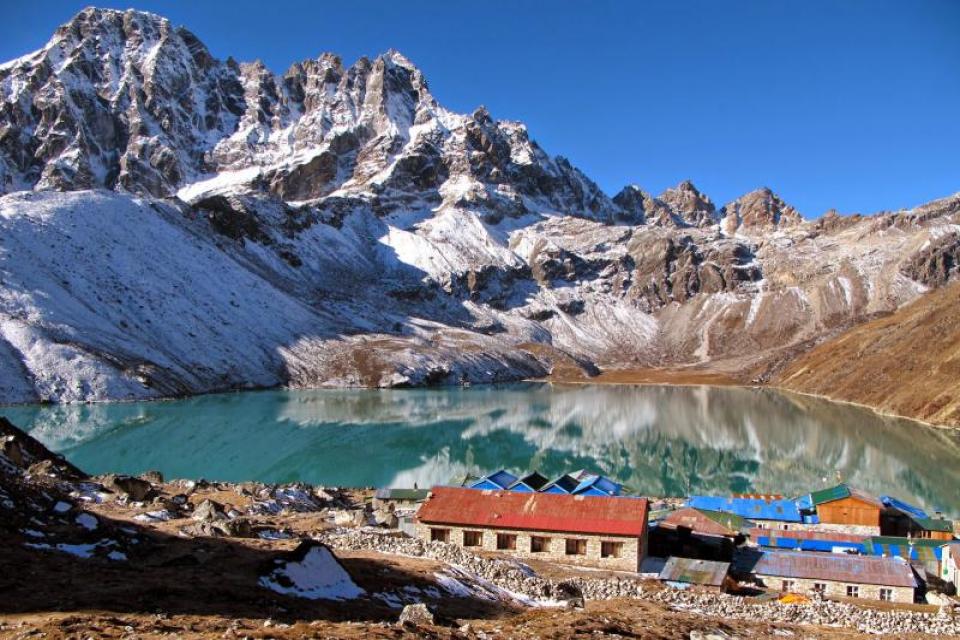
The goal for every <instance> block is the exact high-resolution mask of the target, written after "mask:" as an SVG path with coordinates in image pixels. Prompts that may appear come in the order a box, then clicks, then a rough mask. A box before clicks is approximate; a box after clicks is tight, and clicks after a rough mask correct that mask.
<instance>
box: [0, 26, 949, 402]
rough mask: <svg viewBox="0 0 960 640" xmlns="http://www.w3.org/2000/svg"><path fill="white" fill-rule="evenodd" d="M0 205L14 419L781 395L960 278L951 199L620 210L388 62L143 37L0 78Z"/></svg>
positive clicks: (84, 29)
mask: <svg viewBox="0 0 960 640" xmlns="http://www.w3.org/2000/svg"><path fill="white" fill-rule="evenodd" d="M0 194H6V195H2V197H0V401H4V402H34V401H52V402H66V401H85V400H102V399H128V398H155V397H163V396H174V395H183V394H191V393H200V392H207V391H213V390H220V389H233V388H249V387H266V386H275V385H281V384H286V385H291V386H302V387H312V386H322V385H337V386H343V385H348V386H358V385H363V386H407V385H421V384H455V383H460V382H464V381H473V382H492V381H503V380H514V379H520V378H529V377H541V376H544V375H546V374H548V373H550V372H551V371H554V370H564V371H573V372H577V373H578V374H582V375H590V374H593V373H596V371H597V370H598V368H604V369H607V370H609V369H617V368H620V369H622V368H658V369H659V368H664V367H670V368H675V369H676V368H679V369H681V370H688V369H691V368H693V369H695V370H697V371H709V372H713V373H715V374H717V375H723V376H727V377H729V378H731V379H733V380H737V381H748V382H749V381H752V382H759V383H762V382H766V381H769V380H771V379H774V378H775V377H776V376H777V375H778V374H777V372H778V371H780V370H781V369H782V367H783V366H784V365H785V364H786V363H788V362H790V361H791V360H792V359H793V358H794V357H795V356H796V355H798V354H800V353H803V352H805V351H807V350H808V349H809V348H811V347H812V346H814V345H816V344H817V343H819V342H822V341H824V340H825V339H829V338H831V337H833V336H835V335H838V334H840V333H841V332H843V331H844V330H846V329H848V328H850V327H852V326H855V325H858V324H860V323H862V322H864V321H867V320H870V319H873V318H876V317H878V316H883V315H886V314H890V313H893V312H895V311H896V310H897V309H899V308H900V307H902V306H903V305H905V304H907V303H909V302H912V301H914V300H916V299H918V298H920V297H921V296H923V295H924V294H925V292H927V291H930V290H932V289H936V288H938V287H941V286H943V285H944V284H946V283H947V282H948V281H951V280H953V279H955V278H956V274H957V265H958V261H960V260H958V259H960V195H955V196H952V197H948V198H944V199H942V200H937V201H934V202H931V203H929V204H926V205H923V206H918V207H916V208H914V209H910V210H905V211H897V212H882V213H878V214H875V215H870V216H859V215H854V216H839V215H837V214H835V213H829V214H827V215H825V216H823V217H821V218H819V219H816V220H806V219H804V218H803V217H802V216H801V215H800V213H799V212H798V211H797V210H796V209H794V208H793V207H792V206H790V205H789V204H788V203H786V202H784V201H783V200H782V199H781V198H780V197H779V196H777V195H776V194H775V193H773V192H772V191H770V190H769V189H758V190H756V191H754V192H752V193H749V194H746V195H744V196H742V197H740V198H738V199H736V200H734V201H733V202H730V203H727V204H725V205H724V206H717V205H716V204H715V203H714V202H713V201H711V199H710V198H709V197H708V196H707V195H705V194H703V193H701V192H700V191H698V190H697V188H696V187H695V186H694V185H693V184H692V183H690V182H683V183H681V184H679V185H678V186H677V187H675V188H673V189H668V190H666V191H665V192H664V193H662V194H660V195H658V196H654V195H651V194H649V193H646V192H645V191H643V190H642V189H640V188H639V187H635V186H628V187H626V188H624V189H623V190H622V191H621V192H620V193H619V194H617V195H616V196H614V197H612V198H611V197H609V196H608V195H606V194H604V193H603V192H602V191H601V190H600V189H599V188H598V187H597V186H596V185H595V184H594V183H593V182H592V181H591V180H590V179H589V178H588V177H587V176H585V175H584V174H583V173H582V172H580V171H579V170H577V169H576V168H575V167H573V166H572V165H571V164H570V163H569V162H568V161H567V160H565V159H564V158H562V157H552V156H550V155H548V154H547V153H546V152H545V151H544V150H543V149H541V148H540V147H539V146H538V145H537V144H536V142H534V141H533V139H532V138H531V137H530V135H529V133H528V131H527V129H526V127H525V126H524V125H522V124H520V123H517V122H509V121H503V120H495V119H494V117H493V116H492V115H491V114H490V113H488V112H487V111H486V110H485V109H484V108H482V107H480V108H478V109H477V110H476V111H474V112H473V113H471V114H468V115H464V114H456V113H453V112H451V111H448V110H447V109H445V108H444V107H443V106H441V105H440V104H439V103H438V102H437V101H436V99H435V98H434V97H433V96H432V94H431V93H430V89H429V87H428V84H427V81H426V79H425V78H424V77H423V74H422V73H421V72H420V71H419V70H418V69H417V68H416V67H415V66H414V65H413V64H412V63H411V62H410V61H409V60H407V59H406V58H404V57H403V56H402V55H401V54H399V53H397V52H389V53H386V54H384V55H381V56H378V57H376V58H374V59H366V58H363V59H361V60H358V61H357V62H355V63H354V64H352V65H350V66H346V65H344V64H343V62H342V61H341V60H340V58H338V57H337V56H336V55H333V54H323V55H321V56H320V57H318V58H316V59H313V60H306V61H304V62H300V63H297V64H294V65H293V66H292V67H290V69H288V70H287V71H286V72H285V73H283V74H275V73H273V72H271V71H270V70H269V69H267V68H265V67H264V65H262V64H260V63H258V62H253V63H238V62H236V61H234V60H232V59H227V60H226V61H221V60H218V59H215V58H214V57H213V56H212V55H211V54H210V52H209V51H208V50H207V49H206V47H205V46H204V45H203V43H202V42H200V41H199V40H198V39H197V37H196V36H195V35H193V34H192V33H190V32H189V31H187V30H186V29H184V28H182V27H175V26H173V25H171V24H170V23H169V22H168V21H167V20H165V19H163V18H161V17H159V16H155V15H152V14H148V13H143V12H137V11H126V12H121V11H113V10H101V9H86V10H84V11H82V12H81V13H79V14H78V15H77V16H75V17H74V18H73V19H72V20H71V21H70V22H68V23H66V24H64V25H63V26H62V27H60V28H59V29H58V30H57V31H56V33H55V34H54V35H53V37H52V38H51V39H50V41H49V42H48V43H47V44H46V45H45V46H44V47H43V48H41V49H40V50H38V51H36V52H34V53H32V54H29V55H26V56H24V57H22V58H19V59H17V60H13V61H11V62H8V63H6V64H3V65H0ZM920 348H921V349H923V345H920ZM904 410H905V411H908V409H904ZM931 415H932V414H931ZM937 419H943V420H953V418H950V417H949V416H946V417H943V418H940V417H938V418H937Z"/></svg>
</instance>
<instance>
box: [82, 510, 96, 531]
mask: <svg viewBox="0 0 960 640" xmlns="http://www.w3.org/2000/svg"><path fill="white" fill-rule="evenodd" d="M77 524H79V525H80V526H81V527H83V528H84V529H86V530H87V531H93V530H94V529H96V528H97V526H99V524H100V523H99V522H97V519H96V518H95V517H94V516H92V515H90V514H89V513H81V514H80V515H78V516H77Z"/></svg>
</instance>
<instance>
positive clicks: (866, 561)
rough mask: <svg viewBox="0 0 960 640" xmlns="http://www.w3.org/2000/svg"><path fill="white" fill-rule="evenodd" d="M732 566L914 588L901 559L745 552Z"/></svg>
mask: <svg viewBox="0 0 960 640" xmlns="http://www.w3.org/2000/svg"><path fill="white" fill-rule="evenodd" d="M734 563H735V566H736V568H737V571H739V572H742V573H753V574H757V575H764V576H777V577H780V578H799V579H805V580H832V581H835V582H848V583H854V584H876V585H881V586H885V587H916V586H917V579H916V576H915V575H914V573H913V569H912V568H911V567H910V563H908V562H907V561H905V560H903V559H902V558H883V557H877V556H854V555H847V554H841V553H819V552H816V551H812V552H810V551H765V552H760V551H755V550H752V549H744V550H742V551H740V552H738V553H737V557H736V559H735V561H734Z"/></svg>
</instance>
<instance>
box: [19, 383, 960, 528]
mask: <svg viewBox="0 0 960 640" xmlns="http://www.w3.org/2000/svg"><path fill="white" fill-rule="evenodd" d="M4 413H5V415H8V416H9V417H10V418H11V419H12V420H14V421H15V422H17V423H19V424H22V425H23V426H24V427H26V428H28V429H30V433H31V435H33V436H34V437H36V438H38V439H39V440H41V441H42V442H43V443H44V444H47V445H48V446H50V447H52V448H53V449H55V450H57V451H62V452H65V453H66V454H67V455H68V456H69V457H70V459H71V460H74V461H76V462H77V463H78V464H79V465H80V466H82V467H84V468H86V469H90V470H91V471H99V470H104V471H106V470H113V471H118V470H119V471H124V472H128V473H137V472H141V471H143V470H146V469H160V470H162V471H163V472H164V473H165V474H166V475H168V476H170V477H194V476H197V475H200V474H201V473H202V475H204V476H205V477H208V478H211V479H227V480H248V479H258V480H264V481H288V480H297V479H301V480H305V481H309V482H317V483H321V484H323V483H325V484H344V485H351V486H399V487H411V486H413V485H414V484H416V485H418V486H420V487H427V486H432V485H434V484H444V483H447V482H449V481H450V480H451V479H452V478H454V477H456V476H461V475H463V474H464V473H474V474H477V473H489V472H491V471H494V470H496V469H498V468H500V467H506V468H508V469H511V470H513V471H515V472H520V471H526V470H529V469H539V470H540V471H541V472H543V473H545V474H547V475H559V474H560V473H562V472H564V471H571V470H575V469H580V468H587V469H592V470H594V471H597V472H601V473H604V474H607V475H610V476H611V477H615V478H617V479H618V480H620V481H621V482H624V483H626V484H627V485H628V486H629V487H630V488H631V489H632V490H635V491H637V492H639V493H642V494H645V495H653V496H657V495H687V494H689V493H697V492H702V493H730V492H761V493H785V494H799V493H803V492H806V491H809V490H810V489H811V488H817V487H822V486H827V485H830V484H831V483H835V482H837V481H839V480H844V481H848V482H851V483H853V484H854V485H856V486H859V487H861V488H863V489H865V490H868V491H871V492H874V493H876V494H885V493H894V494H895V495H898V496H900V497H901V498H904V499H909V500H911V501H914V502H916V503H917V504H920V505H922V506H923V507H925V508H927V509H929V510H935V509H943V510H946V511H947V512H948V513H954V514H960V500H958V496H957V495H956V487H957V485H958V483H960V475H958V472H957V470H956V465H955V464H953V461H954V460H955V459H956V457H957V456H958V455H960V441H958V439H957V436H956V435H955V434H954V435H952V434H951V433H950V432H948V431H945V430H942V429H934V428H927V427H924V426H922V425H919V424H915V423H907V422H905V421H901V420H896V419H892V418H884V417H880V416H878V415H876V414H874V413H872V412H870V411H867V410H865V409H861V408H858V407H854V406H850V405H838V404H835V403H831V402H828V401H824V400H819V399H814V398H809V397H803V396H793V395H782V394H778V393H776V392H773V391H764V390H755V389H719V388H707V387H701V388H680V387H617V386H607V385H602V386H601V385H598V386H584V385H570V386H563V385H538V384H531V385H516V386H514V385H511V386H497V387H485V386H475V387H472V388H470V389H460V388H452V389H415V390H385V391H369V390H326V391H294V392H282V391H274V392H263V393H254V394H231V395H223V396H201V397H197V398H192V399H188V400H182V401H176V402H163V403H132V404H131V403H121V404H108V405H84V406H78V405H70V406H49V407H42V408H40V407H30V408H27V407H24V408H14V409H6V410H4ZM184 442H189V443H190V446H189V447H184V446H183V443H184Z"/></svg>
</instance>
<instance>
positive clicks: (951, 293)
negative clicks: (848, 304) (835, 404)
mask: <svg viewBox="0 0 960 640" xmlns="http://www.w3.org/2000/svg"><path fill="white" fill-rule="evenodd" d="M773 384H774V385H779V386H782V387H784V388H786V389H790V390H793V391H800V392H803V393H815V394H819V395H824V396H828V397H830V398H834V399H837V400H846V401H849V402H857V403H861V404H865V405H869V406H871V407H874V408H876V409H877V410H879V411H882V412H888V413H895V414H899V415H903V416H909V417H912V418H917V419H920V420H925V421H927V422H932V423H934V424H946V425H952V426H960V283H957V284H953V285H951V286H949V287H944V288H943V289H940V290H938V291H935V292H933V293H930V294H927V295H925V296H922V297H921V298H920V299H918V300H917V301H915V302H913V303H911V304H909V305H907V306H905V307H903V308H902V309H900V310H898V311H897V312H895V313H893V314H892V315H890V316H887V317H885V318H881V319H879V320H874V321H872V322H867V323H865V324H862V325H860V326H857V327H855V328H853V329H851V330H849V331H847V332H845V333H843V334H841V335H840V336H838V337H836V338H834V339H832V340H829V341H827V342H825V343H823V344H821V345H820V346H818V347H817V348H815V349H813V350H812V351H810V352H808V353H806V354H804V355H802V356H801V357H799V358H798V359H797V360H795V361H794V362H792V363H791V364H790V365H789V366H788V367H787V368H786V369H784V370H783V371H782V372H781V373H780V374H779V376H778V377H777V378H776V379H775V380H774V381H773Z"/></svg>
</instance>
